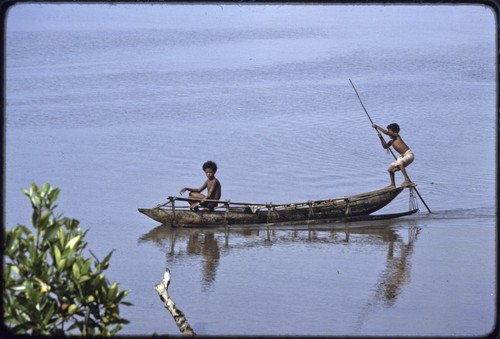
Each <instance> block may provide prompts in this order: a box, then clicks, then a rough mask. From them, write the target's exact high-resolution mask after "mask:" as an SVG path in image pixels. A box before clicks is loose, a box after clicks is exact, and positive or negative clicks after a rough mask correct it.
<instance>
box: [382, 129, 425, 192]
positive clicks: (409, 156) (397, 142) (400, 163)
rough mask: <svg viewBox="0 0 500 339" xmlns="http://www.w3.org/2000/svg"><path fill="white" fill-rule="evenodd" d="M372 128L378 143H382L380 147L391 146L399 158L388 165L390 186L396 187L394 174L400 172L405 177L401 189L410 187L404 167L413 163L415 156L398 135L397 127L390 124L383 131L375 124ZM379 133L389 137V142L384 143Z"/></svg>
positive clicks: (386, 147)
mask: <svg viewBox="0 0 500 339" xmlns="http://www.w3.org/2000/svg"><path fill="white" fill-rule="evenodd" d="M372 127H373V128H375V130H376V131H377V134H378V137H379V138H380V142H381V143H382V147H384V148H385V149H388V148H389V147H391V146H392V147H394V149H395V150H396V151H398V152H399V154H400V156H399V158H398V159H396V160H395V161H394V162H392V163H391V164H390V165H389V168H388V169H387V171H388V172H389V175H390V177H391V184H390V186H396V183H395V182H394V173H395V172H396V171H397V170H400V171H401V173H403V176H404V177H405V180H404V181H403V183H402V184H401V187H405V186H409V185H411V184H412V182H411V180H410V178H409V177H408V174H407V173H406V169H405V167H406V166H408V165H409V164H411V163H412V162H413V159H415V155H414V154H413V152H412V151H411V150H410V148H409V147H408V146H407V145H406V144H405V142H404V141H403V139H402V138H401V136H400V135H399V125H398V124H396V123H392V124H390V125H388V126H387V129H383V128H382V127H380V126H378V125H377V124H373V125H372ZM379 131H380V132H382V133H384V134H386V135H388V136H390V137H391V140H389V142H385V140H384V138H383V137H382V135H381V134H380V132H379Z"/></svg>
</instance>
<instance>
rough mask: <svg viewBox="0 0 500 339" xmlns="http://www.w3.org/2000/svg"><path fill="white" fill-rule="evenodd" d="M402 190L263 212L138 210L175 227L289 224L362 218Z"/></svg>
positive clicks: (241, 208)
mask: <svg viewBox="0 0 500 339" xmlns="http://www.w3.org/2000/svg"><path fill="white" fill-rule="evenodd" d="M403 189H404V188H402V187H387V188H383V189H380V190H376V191H371V192H367V193H362V194H357V195H352V196H347V197H343V198H339V199H328V200H318V201H310V202H302V203H297V204H287V205H277V206H274V207H273V206H271V207H265V208H262V207H261V208H260V209H253V210H252V208H250V207H249V206H238V207H232V206H230V207H229V208H228V209H226V208H222V209H221V210H215V211H208V210H200V211H191V210H189V209H186V208H179V207H176V208H175V210H174V209H173V208H172V207H171V206H166V207H155V208H150V209H146V208H139V212H141V213H143V214H145V215H146V216H148V217H150V218H151V219H153V220H156V221H158V222H160V223H162V224H170V225H172V226H174V227H175V226H183V227H186V226H193V227H204V226H220V225H246V224H265V223H287V222H299V221H308V220H309V221H310V220H325V219H336V218H339V219H345V220H348V219H353V220H355V219H359V218H356V217H359V216H367V215H369V214H370V213H373V212H375V211H378V210H379V209H381V208H383V207H385V206H386V205H387V204H389V203H390V202H391V201H392V200H394V198H396V197H397V196H398V195H399V193H401V192H402V191H403Z"/></svg>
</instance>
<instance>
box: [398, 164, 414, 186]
mask: <svg viewBox="0 0 500 339" xmlns="http://www.w3.org/2000/svg"><path fill="white" fill-rule="evenodd" d="M399 169H400V170H401V173H403V176H404V177H405V181H403V183H402V184H401V186H408V185H410V184H411V180H410V178H409V177H408V173H406V168H405V166H404V165H399Z"/></svg>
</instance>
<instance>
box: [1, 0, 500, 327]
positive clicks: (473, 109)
mask: <svg viewBox="0 0 500 339" xmlns="http://www.w3.org/2000/svg"><path fill="white" fill-rule="evenodd" d="M495 29H496V27H495V17H494V13H493V12H492V11H491V10H490V9H489V8H488V7H483V6H471V5H465V6H437V5H434V6H395V5H393V6H381V5H373V6H359V5H358V6H342V5H307V6H304V5H286V4H276V5H247V4H242V5H227V4H223V5H215V4H214V5H147V4H140V5H121V4H119V5H103V4H101V5H79V4H71V5H68V4H66V5H49V4H42V5H40V4H19V5H16V6H14V7H12V8H10V10H9V12H8V16H7V33H6V53H7V54H6V56H7V58H6V103H7V105H6V108H5V112H6V137H5V152H6V157H5V159H6V162H5V178H6V182H5V186H4V187H5V207H6V208H5V220H6V227H7V228H9V227H12V226H14V225H16V224H17V223H21V224H29V222H30V215H31V212H30V205H29V202H28V201H27V200H26V198H25V197H24V196H23V194H22V189H23V188H28V187H29V185H30V184H31V183H32V182H36V183H38V184H40V185H41V184H43V183H45V182H50V183H51V184H52V185H53V186H56V187H60V188H61V189H62V192H61V195H60V199H59V202H58V205H59V208H58V210H59V212H61V213H64V214H65V215H66V216H69V217H72V218H76V219H78V220H80V221H81V225H82V228H84V229H86V228H90V231H89V233H88V235H87V240H88V242H89V246H88V247H89V249H91V250H92V251H93V252H94V253H96V254H97V255H98V256H101V257H103V256H104V255H105V254H107V253H108V252H109V251H111V250H112V249H115V250H116V251H115V252H114V255H113V257H112V260H111V266H110V269H109V271H108V272H109V273H108V278H109V279H110V280H111V281H117V282H119V283H120V287H121V288H124V289H130V290H131V293H130V296H129V301H131V302H133V303H134V306H132V307H123V308H122V315H123V316H124V317H125V318H127V319H129V320H130V321H131V323H130V324H129V325H127V326H126V327H125V328H124V330H123V331H121V332H120V333H121V334H146V335H147V334H153V333H158V334H177V333H178V330H177V328H176V326H175V324H174V322H173V320H172V319H171V317H170V315H169V314H168V313H167V311H166V310H165V309H164V307H163V304H162V302H161V301H160V299H159V298H158V295H157V294H156V292H155V291H154V290H153V285H154V284H156V283H157V282H159V281H160V280H161V278H162V275H163V272H164V270H165V268H167V267H168V268H169V269H170V270H171V272H172V283H171V285H170V292H171V294H172V297H173V299H174V300H175V302H176V303H177V306H178V307H179V308H180V309H181V310H182V311H183V312H184V313H185V314H186V316H187V319H188V321H189V322H190V324H191V325H192V327H193V328H194V330H195V331H196V332H197V333H198V334H206V335H220V334H229V335H238V334H246V335H334V336H337V335H382V336H402V335H412V336H436V335H438V336H440V335H446V336H448V335H482V334H485V333H488V332H489V331H491V329H492V328H493V326H494V325H495V316H496V297H497V295H496V284H497V281H496V274H495V269H496V260H495V259H496V257H495V255H496V251H495V248H496V196H495V187H496V174H495V173H496V167H495V165H496V149H495V141H496V132H497V131H496V129H495V123H496V89H497V88H496V74H495V70H496V59H495V52H496V47H495ZM349 79H351V80H352V81H353V82H354V84H355V85H356V88H357V90H358V91H359V92H360V95H361V98H362V100H363V103H364V105H365V107H366V109H367V111H368V112H369V114H370V116H371V118H372V119H373V120H374V122H376V123H378V124H380V125H382V126H386V125H387V124H389V123H391V122H397V123H399V125H400V126H401V135H402V136H403V138H404V140H405V141H406V142H407V144H408V145H409V146H410V147H411V149H412V150H413V151H414V153H415V155H416V158H415V161H414V163H413V164H411V165H410V166H409V167H408V173H409V175H410V177H411V179H412V180H413V181H414V182H416V183H417V185H418V186H417V188H418V190H419V192H420V193H421V195H422V198H423V199H424V200H425V202H426V203H427V204H428V206H429V207H430V209H431V210H432V212H433V213H432V214H428V213H427V210H426V208H425V207H424V205H423V204H422V202H421V201H420V200H419V207H420V212H419V213H418V214H416V215H413V216H409V217H405V218H401V219H396V220H391V221H378V222H371V223H355V224H351V225H335V226H325V227H322V228H318V229H308V228H307V227H302V228H299V229H298V230H292V229H291V228H286V227H285V228H284V229H273V230H267V229H266V228H262V229H260V230H253V231H250V230H247V231H245V230H232V231H231V232H230V233H229V235H228V234H225V233H224V231H223V230H215V231H205V230H194V231H189V232H187V231H173V230H171V229H169V228H166V227H158V226H159V225H158V223H156V222H154V221H152V220H150V219H148V218H146V217H145V216H144V215H142V214H140V213H138V212H137V208H138V207H153V206H155V205H157V204H158V203H161V202H164V201H165V197H167V196H168V195H176V194H177V193H178V191H179V189H180V188H181V187H183V186H189V187H193V186H194V187H197V186H201V184H202V182H203V181H204V179H205V177H204V174H203V172H202V170H201V165H202V163H203V162H205V161H206V160H214V161H216V162H217V164H218V165H219V170H218V172H217V174H216V176H217V177H218V178H219V180H220V181H221V183H222V188H223V196H222V198H223V199H231V200H233V201H252V202H274V203H280V202H298V201H306V200H313V199H324V198H332V197H333V198H335V197H342V196H344V195H350V194H356V193H361V192H366V191H370V190H373V189H378V188H382V187H384V186H386V185H387V184H388V183H389V176H388V174H387V172H386V168H387V166H388V165H389V163H390V162H391V161H392V156H391V155H390V154H388V153H386V152H385V151H384V150H383V149H382V147H381V146H380V143H379V141H378V139H377V136H376V134H375V132H374V130H373V129H372V128H371V124H370V122H369V120H368V118H367V116H366V114H365V112H364V111H363V108H362V107H361V105H360V103H359V101H358V99H357V97H356V94H355V92H354V90H353V88H352V87H351V85H350V83H349ZM396 181H397V183H398V184H399V183H400V182H401V181H402V178H401V175H400V174H399V173H397V174H396ZM407 209H408V196H407V192H405V193H404V194H402V195H401V196H400V197H398V199H397V200H396V201H394V202H393V203H391V204H390V205H389V206H388V207H386V208H384V209H383V210H382V211H380V212H381V213H383V212H400V211H405V210H407Z"/></svg>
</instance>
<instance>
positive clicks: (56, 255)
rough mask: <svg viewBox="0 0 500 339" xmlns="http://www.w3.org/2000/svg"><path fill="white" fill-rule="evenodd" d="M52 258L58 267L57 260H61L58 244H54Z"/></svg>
mask: <svg viewBox="0 0 500 339" xmlns="http://www.w3.org/2000/svg"><path fill="white" fill-rule="evenodd" d="M54 260H55V262H56V266H57V267H59V262H60V261H61V250H60V249H59V246H57V245H56V246H54Z"/></svg>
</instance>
